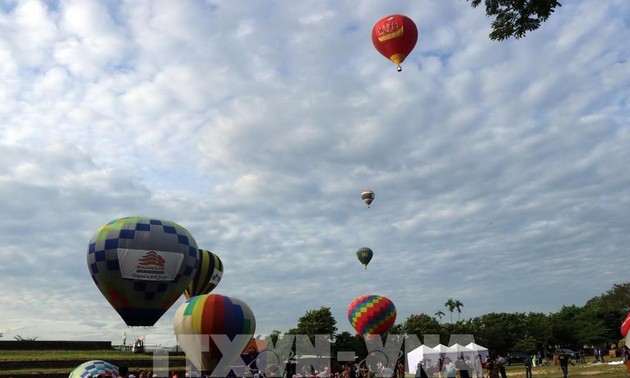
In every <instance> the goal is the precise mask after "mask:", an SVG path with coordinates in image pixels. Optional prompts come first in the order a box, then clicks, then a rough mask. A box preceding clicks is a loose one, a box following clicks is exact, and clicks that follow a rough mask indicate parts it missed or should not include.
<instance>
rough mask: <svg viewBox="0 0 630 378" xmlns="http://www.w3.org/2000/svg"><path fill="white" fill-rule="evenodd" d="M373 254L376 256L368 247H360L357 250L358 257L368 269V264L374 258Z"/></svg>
mask: <svg viewBox="0 0 630 378" xmlns="http://www.w3.org/2000/svg"><path fill="white" fill-rule="evenodd" d="M372 256H374V252H373V251H372V250H371V249H370V248H368V247H363V248H359V250H358V251H357V259H359V261H360V262H361V264H363V266H364V267H365V269H367V266H368V264H369V263H370V261H371V260H372Z"/></svg>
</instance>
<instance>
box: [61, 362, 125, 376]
mask: <svg viewBox="0 0 630 378" xmlns="http://www.w3.org/2000/svg"><path fill="white" fill-rule="evenodd" d="M99 374H105V375H109V376H112V377H117V376H118V367H117V366H115V365H112V364H110V363H109V362H106V361H102V360H92V361H87V362H84V363H82V364H81V365H79V366H77V367H76V368H74V370H72V373H70V375H69V376H68V378H92V377H96V376H98V375H99Z"/></svg>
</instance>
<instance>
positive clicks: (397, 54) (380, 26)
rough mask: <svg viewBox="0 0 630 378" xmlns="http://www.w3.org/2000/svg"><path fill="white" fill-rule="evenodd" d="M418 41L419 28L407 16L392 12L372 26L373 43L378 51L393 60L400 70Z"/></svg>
mask: <svg viewBox="0 0 630 378" xmlns="http://www.w3.org/2000/svg"><path fill="white" fill-rule="evenodd" d="M417 41H418V28H417V27H416V24H415V23H414V22H413V21H412V20H411V19H410V18H409V17H407V16H403V15H400V14H392V15H389V16H386V17H383V18H382V19H380V20H379V21H378V22H377V23H376V24H375V25H374V27H373V28H372V43H373V44H374V47H375V48H376V50H378V52H380V53H381V54H382V55H383V56H384V57H385V58H387V59H389V60H391V61H392V62H393V63H394V64H395V65H396V68H397V70H398V72H400V71H402V67H401V66H400V64H401V63H402V62H403V61H404V60H405V58H407V56H408V55H409V53H410V52H411V50H413V48H414V47H415V46H416V42H417Z"/></svg>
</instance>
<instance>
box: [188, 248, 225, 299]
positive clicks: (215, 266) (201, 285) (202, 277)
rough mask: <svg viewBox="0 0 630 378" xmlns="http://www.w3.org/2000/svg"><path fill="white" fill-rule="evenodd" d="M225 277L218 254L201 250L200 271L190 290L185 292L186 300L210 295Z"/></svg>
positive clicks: (191, 282)
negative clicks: (196, 296)
mask: <svg viewBox="0 0 630 378" xmlns="http://www.w3.org/2000/svg"><path fill="white" fill-rule="evenodd" d="M221 277H223V262H222V261H221V259H220V258H219V256H217V255H216V254H214V253H212V252H210V251H208V250H205V249H200V250H199V269H197V273H196V274H195V276H194V277H193V279H192V280H191V281H190V284H189V285H188V288H186V290H184V296H185V297H186V299H188V298H190V297H194V296H195V295H201V294H208V293H210V292H211V291H212V290H214V288H215V287H217V285H218V284H219V282H221Z"/></svg>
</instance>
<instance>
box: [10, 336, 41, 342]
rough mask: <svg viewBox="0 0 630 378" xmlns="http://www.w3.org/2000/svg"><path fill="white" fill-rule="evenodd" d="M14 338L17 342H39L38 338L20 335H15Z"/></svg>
mask: <svg viewBox="0 0 630 378" xmlns="http://www.w3.org/2000/svg"><path fill="white" fill-rule="evenodd" d="M13 338H14V339H15V340H17V341H35V340H37V336H36V337H22V336H20V335H15V336H13Z"/></svg>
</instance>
